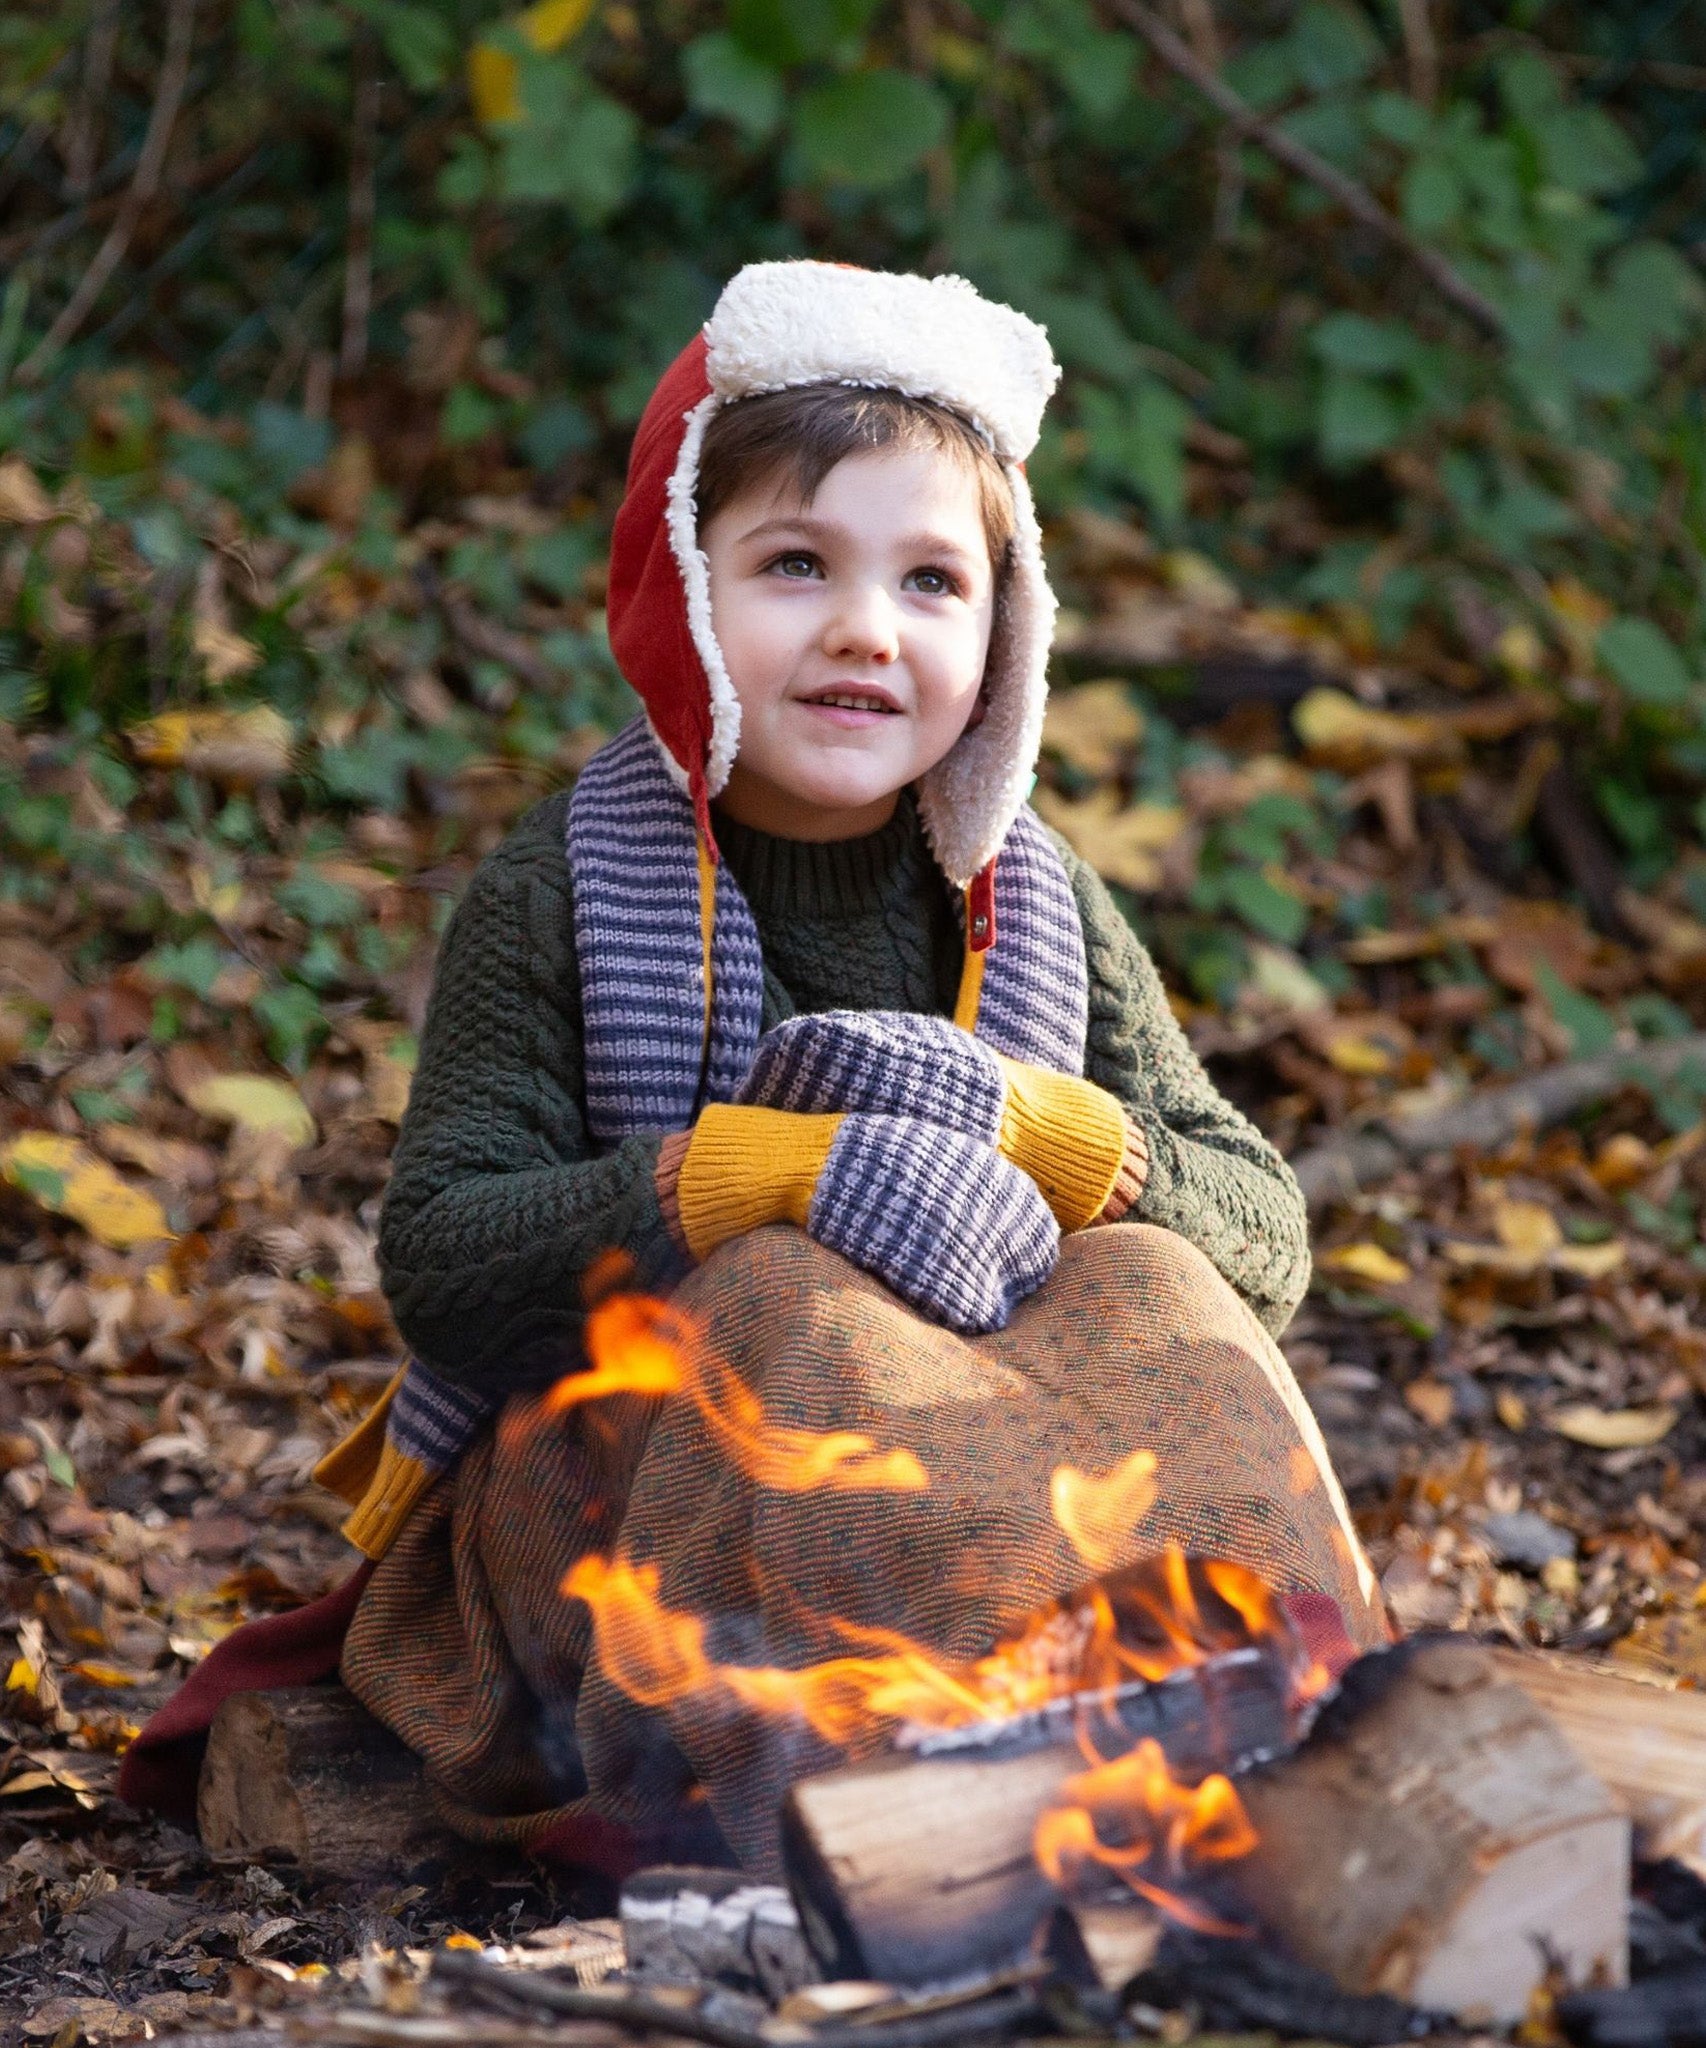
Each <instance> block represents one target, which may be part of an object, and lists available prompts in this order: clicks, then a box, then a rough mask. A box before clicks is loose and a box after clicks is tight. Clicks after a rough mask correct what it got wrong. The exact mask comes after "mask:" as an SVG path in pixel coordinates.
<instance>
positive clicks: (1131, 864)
mask: <svg viewBox="0 0 1706 2048" xmlns="http://www.w3.org/2000/svg"><path fill="white" fill-rule="evenodd" d="M1035 803H1036V808H1037V811H1038V814H1039V815H1040V816H1041V817H1042V818H1043V819H1044V820H1045V821H1046V822H1047V823H1048V824H1050V825H1052V826H1053V827H1054V829H1055V830H1056V831H1057V832H1058V833H1059V834H1060V835H1061V837H1062V838H1063V839H1065V840H1066V842H1067V843H1068V845H1070V846H1071V847H1072V848H1073V850H1074V852H1076V853H1079V854H1081V855H1082V856H1083V858H1084V859H1085V860H1087V861H1088V862H1089V863H1090V865H1091V866H1092V867H1093V868H1094V869H1095V870H1096V872H1097V873H1098V874H1099V875H1102V876H1104V877H1105V878H1106V879H1107V880H1108V881H1110V882H1117V883H1118V884H1119V885H1120V887H1121V888H1123V889H1132V890H1135V891H1138V892H1139V893H1141V892H1143V891H1146V890H1150V889H1154V888H1158V887H1159V886H1160V882H1161V873H1162V870H1161V861H1160V858H1159V856H1160V855H1161V853H1162V852H1163V851H1164V850H1165V849H1166V848H1167V847H1169V846H1171V845H1172V843H1173V841H1174V840H1175V839H1177V838H1178V836H1179V834H1180V833H1181V832H1182V831H1183V830H1184V829H1185V814H1184V812H1183V811H1182V810H1180V809H1179V808H1178V807H1177V806H1176V805H1174V804H1151V803H1139V804H1133V805H1132V806H1131V808H1130V809H1129V810H1127V809H1122V808H1121V805H1120V799H1119V795H1118V793H1117V792H1116V791H1114V790H1112V789H1106V788H1103V789H1097V790H1093V791H1092V792H1091V793H1090V795H1089V796H1087V797H1084V798H1082V799H1081V800H1079V801H1077V802H1073V801H1072V800H1071V799H1069V798H1067V797H1063V796H1058V795H1056V794H1055V792H1054V791H1053V790H1049V789H1039V790H1038V791H1037V794H1036V798H1035Z"/></svg>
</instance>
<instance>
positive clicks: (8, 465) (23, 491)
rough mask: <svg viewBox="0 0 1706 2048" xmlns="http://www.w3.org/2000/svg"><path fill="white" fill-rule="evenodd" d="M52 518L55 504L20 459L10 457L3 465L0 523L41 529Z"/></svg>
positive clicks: (1, 471)
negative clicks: (46, 520)
mask: <svg viewBox="0 0 1706 2048" xmlns="http://www.w3.org/2000/svg"><path fill="white" fill-rule="evenodd" d="M52 517H53V500H52V499H51V498H50V497H49V496H48V494H47V493H46V491H44V490H43V489H42V487H41V484H40V483H39V482H38V481H37V478H36V473H35V471H34V470H33V469H31V467H30V466H29V464H28V463H27V462H26V461H25V460H24V459H23V457H22V456H21V455H8V456H7V457H6V460H5V461H4V462H0V522H5V523H6V524H8V525H12V526H39V525H40V524H41V522H42V521H43V520H44V519H51V518H52Z"/></svg>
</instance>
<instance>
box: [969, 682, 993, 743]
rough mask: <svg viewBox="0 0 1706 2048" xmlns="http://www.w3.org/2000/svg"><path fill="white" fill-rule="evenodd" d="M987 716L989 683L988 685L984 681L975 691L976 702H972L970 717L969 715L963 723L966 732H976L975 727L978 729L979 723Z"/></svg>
mask: <svg viewBox="0 0 1706 2048" xmlns="http://www.w3.org/2000/svg"><path fill="white" fill-rule="evenodd" d="M988 716H989V685H988V684H987V683H984V684H982V685H981V686H980V688H979V690H978V693H977V702H976V703H975V704H974V705H973V706H972V707H971V716H970V717H969V718H968V719H967V720H966V723H965V729H966V731H967V732H976V731H977V729H978V727H979V726H980V725H981V724H982V723H983V721H984V720H985V719H986V718H987V717H988Z"/></svg>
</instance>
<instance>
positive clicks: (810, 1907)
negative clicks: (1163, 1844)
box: [782, 1644, 1292, 1984]
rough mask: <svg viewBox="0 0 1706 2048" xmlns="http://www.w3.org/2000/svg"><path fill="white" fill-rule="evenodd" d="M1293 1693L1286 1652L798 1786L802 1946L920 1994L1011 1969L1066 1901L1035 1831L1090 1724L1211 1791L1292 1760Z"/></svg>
mask: <svg viewBox="0 0 1706 2048" xmlns="http://www.w3.org/2000/svg"><path fill="white" fill-rule="evenodd" d="M1291 1681H1292V1672H1291V1670H1290V1669H1289V1667H1288V1662H1287V1659H1286V1657H1285V1655H1284V1654H1283V1645H1279V1644H1275V1645H1251V1646H1248V1647H1246V1648H1243V1649H1239V1650H1233V1651H1229V1652H1224V1653H1222V1654H1220V1655H1217V1656H1213V1657H1210V1658H1209V1659H1207V1660H1206V1661H1205V1662H1202V1663H1199V1664H1196V1665H1195V1666H1191V1667H1187V1668H1186V1669H1184V1670H1181V1671H1178V1672H1175V1673H1174V1674H1173V1675H1171V1676H1170V1677H1166V1678H1163V1679H1160V1680H1158V1681H1156V1682H1154V1683H1145V1682H1141V1681H1140V1682H1136V1683H1132V1684H1128V1685H1124V1686H1120V1687H1118V1688H1116V1689H1114V1690H1113V1691H1111V1692H1109V1693H1107V1694H1104V1695H1101V1696H1099V1697H1095V1696H1090V1697H1089V1698H1087V1697H1086V1696H1078V1697H1067V1698H1063V1699H1060V1700H1056V1701H1054V1702H1052V1703H1051V1704H1050V1705H1048V1706H1046V1707H1043V1708H1040V1709H1038V1710H1036V1711H1034V1712H1032V1713H1029V1714H1023V1715H1019V1716H1016V1717H1014V1718H1013V1719H1011V1720H1008V1721H1004V1722H993V1723H979V1724H975V1725H973V1726H971V1727H968V1728H963V1729H957V1730H954V1731H952V1732H948V1733H942V1734H936V1735H933V1736H927V1737H923V1738H920V1739H919V1740H918V1741H917V1742H916V1745H915V1747H914V1750H913V1752H912V1753H911V1754H910V1755H909V1754H907V1753H905V1752H902V1751H897V1752H895V1753H893V1754H890V1755H888V1756H884V1757H881V1758H878V1759H876V1760H874V1761H872V1762H870V1763H863V1764H853V1765H849V1766H847V1767H845V1768H844V1769H841V1770H837V1771H829V1772H826V1773H824V1774H823V1775H822V1776H819V1777H815V1778H808V1779H804V1780H802V1781H801V1782H800V1783H799V1784H797V1785H796V1786H794V1788H793V1789H792V1791H791V1792H790V1793H789V1794H788V1797H787V1799H786V1801H785V1802H784V1805H783V1810H782V1843H783V1856H784V1859H785V1862H786V1865H787V1871H788V1878H789V1883H790V1886H791V1888H792V1890H793V1894H794V1898H795V1901H796V1903H797V1904H798V1906H799V1908H800V1917H801V1921H802V1923H803V1925H804V1927H805V1929H806V1934H807V1938H808V1939H809V1940H810V1942H811V1944H812V1947H813V1948H814V1950H816V1952H817V1954H818V1957H819V1959H820V1961H822V1963H823V1964H824V1966H825V1968H826V1970H828V1971H829V1973H830V1974H831V1975H834V1976H844V1977H872V1978H876V1979H878V1980H879V1981H881V1982H884V1983H894V1984H918V1983H931V1982H939V1981H944V1980H948V1979H951V1978H954V1977H957V1976H959V1975H962V1974H964V1973H967V1972H971V1971H978V1970H982V1971H999V1970H1001V1969H1003V1968H1007V1967H1010V1966H1011V1965H1013V1964H1015V1963H1017V1962H1018V1961H1020V1960H1021V1959H1023V1958H1024V1956H1025V1955H1026V1954H1027V1952H1028V1951H1029V1949H1030V1948H1031V1946H1032V1944H1033V1942H1034V1940H1035V1939H1036V1937H1037V1935H1038V1931H1039V1929H1040V1928H1041V1926H1042V1923H1043V1922H1044V1921H1045V1920H1046V1919H1047V1918H1048V1917H1049V1915H1050V1914H1051V1913H1052V1911H1053V1910H1054V1908H1055V1907H1056V1906H1057V1905H1058V1904H1059V1901H1060V1892H1059V1890H1058V1888H1057V1887H1056V1885H1055V1884H1054V1883H1053V1882H1052V1881H1051V1879H1050V1878H1049V1877H1048V1876H1047V1875H1045V1873H1044V1871H1043V1869H1042V1867H1041V1865H1040V1864H1039V1863H1038V1861H1037V1856H1036V1853H1035V1841H1036V1834H1037V1827H1038V1823H1039V1822H1040V1821H1041V1819H1042V1818H1043V1816H1044V1814H1046V1813H1048V1812H1049V1811H1051V1810H1052V1809H1054V1808H1056V1807H1057V1806H1058V1805H1059V1804H1060V1802H1061V1799H1062V1794H1063V1791H1064V1789H1065V1788H1066V1787H1067V1786H1068V1784H1069V1783H1070V1782H1071V1781H1072V1780H1073V1779H1074V1778H1076V1777H1078V1776H1079V1775H1080V1774H1081V1773H1082V1772H1083V1770H1084V1765H1085V1751H1084V1748H1083V1746H1082V1742H1081V1737H1082V1735H1083V1733H1084V1730H1085V1727H1086V1725H1088V1726H1089V1727H1091V1728H1093V1730H1094V1739H1095V1741H1096V1743H1097V1745H1098V1747H1099V1748H1100V1749H1101V1750H1102V1751H1103V1752H1104V1753H1105V1752H1107V1751H1109V1750H1130V1749H1132V1748H1133V1747H1134V1746H1135V1745H1136V1744H1138V1743H1140V1742H1143V1741H1144V1740H1146V1739H1147V1740H1149V1741H1151V1742H1153V1743H1156V1744H1158V1745H1159V1747H1160V1751H1161V1753H1162V1754H1163V1755H1164V1756H1165V1758H1166V1759H1167V1763H1168V1766H1169V1768H1170V1769H1171V1770H1172V1771H1173V1772H1175V1773H1176V1774H1177V1775H1179V1776H1180V1777H1181V1778H1184V1779H1187V1780H1194V1779H1200V1778H1202V1777H1203V1776H1204V1775H1205V1774H1207V1773H1209V1772H1212V1771H1217V1770H1220V1769H1222V1768H1224V1767H1225V1766H1226V1765H1227V1764H1228V1763H1230V1762H1240V1761H1243V1762H1247V1761H1250V1760H1252V1759H1254V1758H1257V1757H1261V1756H1271V1755H1274V1754H1275V1753H1277V1752H1278V1751H1280V1750H1281V1749H1283V1748H1285V1747H1286V1746H1287V1744H1288V1743H1289V1741H1290V1739H1291V1728H1292V1724H1291V1719H1290V1691H1291Z"/></svg>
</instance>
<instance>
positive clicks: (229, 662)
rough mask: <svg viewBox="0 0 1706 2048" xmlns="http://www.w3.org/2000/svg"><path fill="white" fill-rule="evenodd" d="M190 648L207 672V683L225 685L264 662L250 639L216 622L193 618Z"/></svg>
mask: <svg viewBox="0 0 1706 2048" xmlns="http://www.w3.org/2000/svg"><path fill="white" fill-rule="evenodd" d="M190 646H191V648H192V650H193V651H194V652H195V654H196V655H197V656H198V657H199V658H200V660H201V662H202V665H203V666H204V667H205V668H206V670H207V679H208V681H209V682H210V683H228V682H230V681H232V680H233V678H234V677H237V676H246V675H247V674H248V673H249V671H250V669H252V668H259V667H260V665H261V662H262V660H263V659H264V657H263V655H262V653H261V650H260V649H259V648H258V647H257V646H256V645H255V643H254V642H253V641H252V640H245V639H244V638H243V636H242V634H241V633H237V632H233V631H232V629H231V628H230V627H229V626H226V625H222V624H221V623H220V621H219V620H218V619H197V620H196V622H195V624H194V625H193V626H192V627H191V628H190Z"/></svg>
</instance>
